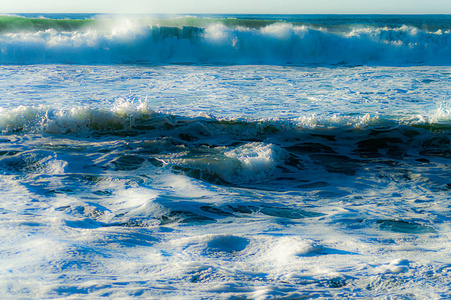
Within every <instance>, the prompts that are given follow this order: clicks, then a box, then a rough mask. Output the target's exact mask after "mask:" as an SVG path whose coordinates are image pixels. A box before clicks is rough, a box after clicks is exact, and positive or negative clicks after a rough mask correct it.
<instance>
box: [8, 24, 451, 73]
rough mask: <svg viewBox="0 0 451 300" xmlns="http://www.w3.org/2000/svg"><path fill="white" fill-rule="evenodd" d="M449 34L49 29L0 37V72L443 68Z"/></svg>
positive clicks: (281, 28) (450, 55)
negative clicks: (102, 67)
mask: <svg viewBox="0 0 451 300" xmlns="http://www.w3.org/2000/svg"><path fill="white" fill-rule="evenodd" d="M450 37H451V32H449V31H448V30H437V31H434V32H432V31H426V30H420V29H418V28H416V27H411V26H402V27H398V28H388V27H377V28H374V27H363V28H362V27H354V28H352V29H350V30H347V31H343V32H332V31H329V30H327V28H326V29H322V28H313V27H309V26H305V25H302V26H297V25H294V24H291V23H275V24H271V25H268V26H264V27H261V28H249V27H243V26H235V27H230V26H226V25H224V24H222V23H213V24H210V25H208V26H207V27H205V28H203V27H195V26H181V27H171V26H138V25H136V24H132V23H129V22H128V23H127V22H122V23H121V22H120V24H119V25H118V26H117V27H115V28H112V29H111V30H105V29H102V30H100V29H96V28H93V27H90V28H87V29H86V30H75V31H61V30H56V29H54V28H50V29H46V30H42V31H35V32H15V33H12V32H8V33H4V34H2V35H0V63H1V64H64V63H76V64H124V63H125V64H128V63H130V64H137V63H150V64H160V63H162V64H166V63H182V64H186V63H188V64H190V63H194V64H269V65H271V64H275V65H289V64H293V65H310V64H325V65H336V64H345V65H429V64H430V65H449V64H450V63H451V38H450Z"/></svg>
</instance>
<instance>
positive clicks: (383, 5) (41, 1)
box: [0, 0, 451, 14]
mask: <svg viewBox="0 0 451 300" xmlns="http://www.w3.org/2000/svg"><path fill="white" fill-rule="evenodd" d="M0 13H177V14H180V13H247V14H321V13H327V14H346V13H349V14H358V13H362V14H435V13H439V14H451V0H70V1H67V0H1V2H0Z"/></svg>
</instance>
